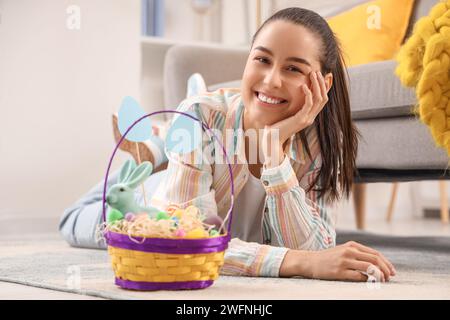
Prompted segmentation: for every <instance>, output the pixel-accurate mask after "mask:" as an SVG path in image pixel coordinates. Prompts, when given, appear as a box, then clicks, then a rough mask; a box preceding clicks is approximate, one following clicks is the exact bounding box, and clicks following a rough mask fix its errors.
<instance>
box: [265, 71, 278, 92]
mask: <svg viewBox="0 0 450 320" xmlns="http://www.w3.org/2000/svg"><path fill="white" fill-rule="evenodd" d="M264 84H266V85H267V86H268V87H272V88H279V87H281V77H280V74H279V72H278V71H277V70H275V69H272V70H270V71H269V72H267V74H266V76H265V77H264Z"/></svg>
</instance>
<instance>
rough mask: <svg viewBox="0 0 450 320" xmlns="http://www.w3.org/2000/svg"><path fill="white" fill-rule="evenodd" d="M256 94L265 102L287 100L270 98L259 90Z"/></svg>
mask: <svg viewBox="0 0 450 320" xmlns="http://www.w3.org/2000/svg"><path fill="white" fill-rule="evenodd" d="M256 96H257V97H258V99H259V100H261V101H262V102H265V103H270V104H282V103H284V102H286V100H280V99H273V98H269V97H267V96H265V95H264V94H262V93H261V92H257V93H256Z"/></svg>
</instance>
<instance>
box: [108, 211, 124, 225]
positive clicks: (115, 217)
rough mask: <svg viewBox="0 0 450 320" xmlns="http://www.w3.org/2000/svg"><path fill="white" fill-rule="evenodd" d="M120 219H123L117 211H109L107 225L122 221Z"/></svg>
mask: <svg viewBox="0 0 450 320" xmlns="http://www.w3.org/2000/svg"><path fill="white" fill-rule="evenodd" d="M122 219H123V214H122V212H120V211H119V210H117V209H111V210H110V211H109V212H108V218H107V221H108V223H113V222H115V221H118V220H122Z"/></svg>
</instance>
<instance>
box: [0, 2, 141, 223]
mask: <svg viewBox="0 0 450 320" xmlns="http://www.w3.org/2000/svg"><path fill="white" fill-rule="evenodd" d="M72 4H73V5H78V6H79V7H80V9H81V25H80V26H81V29H80V30H69V29H68V28H67V27H66V20H67V17H68V16H69V15H68V14H67V13H66V9H67V7H68V6H69V5H72ZM0 19H1V20H0V21H1V22H0V112H1V115H0V128H1V129H0V130H1V134H0V177H1V179H0V190H1V192H0V203H1V204H2V205H1V207H0V217H1V216H2V215H3V216H4V215H10V214H18V213H22V212H28V213H29V212H30V211H33V213H35V214H36V215H47V216H49V215H60V214H61V212H62V210H63V209H64V208H65V207H67V206H68V205H69V204H71V203H72V202H74V201H75V200H76V199H77V198H78V197H79V196H81V195H82V194H83V193H85V192H86V191H87V190H88V189H89V188H90V187H91V186H93V185H94V184H95V183H96V182H97V181H100V180H101V179H102V177H103V176H104V172H105V171H106V165H107V161H108V158H109V155H110V153H111V151H112V148H113V138H112V131H111V120H110V114H111V113H112V112H113V111H116V110H117V109H118V107H119V104H120V101H121V99H122V97H124V96H125V95H131V96H134V97H139V75H140V65H139V64H140V56H139V55H140V44H139V36H140V1H139V0H127V1H124V0H95V1H92V0H70V1H67V0H64V1H61V0H39V1H35V0H1V1H0ZM121 156H122V155H121ZM117 164H120V161H115V162H114V165H115V166H117Z"/></svg>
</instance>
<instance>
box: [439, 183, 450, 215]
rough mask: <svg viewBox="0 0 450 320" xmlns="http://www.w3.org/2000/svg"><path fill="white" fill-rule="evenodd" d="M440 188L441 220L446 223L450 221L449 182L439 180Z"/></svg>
mask: <svg viewBox="0 0 450 320" xmlns="http://www.w3.org/2000/svg"><path fill="white" fill-rule="evenodd" d="M439 189H440V194H441V221H442V223H444V224H447V223H448V220H449V219H448V218H449V217H448V216H449V213H448V200H447V183H446V182H445V181H444V180H440V181H439Z"/></svg>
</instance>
